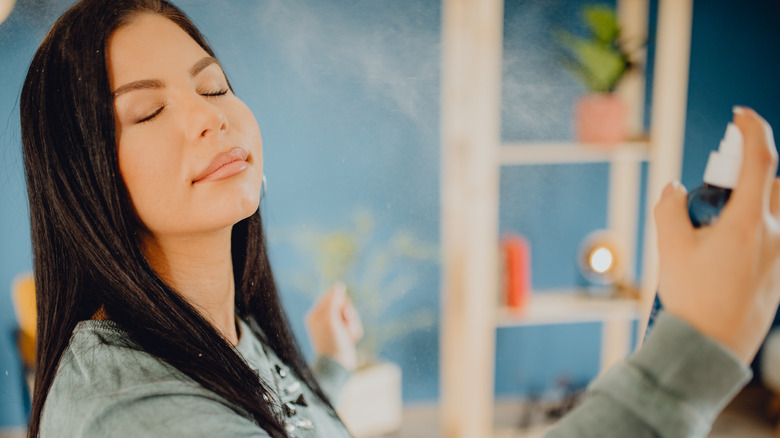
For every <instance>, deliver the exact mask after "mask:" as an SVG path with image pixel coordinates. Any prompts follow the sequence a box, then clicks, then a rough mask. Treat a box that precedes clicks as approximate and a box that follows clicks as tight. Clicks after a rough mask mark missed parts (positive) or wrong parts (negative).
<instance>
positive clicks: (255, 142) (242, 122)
mask: <svg viewBox="0 0 780 438" xmlns="http://www.w3.org/2000/svg"><path fill="white" fill-rule="evenodd" d="M231 113H232V114H231V117H230V121H231V127H232V128H233V129H235V130H236V131H239V132H241V133H242V134H243V135H242V137H243V143H244V144H243V145H242V146H243V147H246V148H248V149H249V152H250V153H251V154H252V162H253V164H254V166H255V168H257V170H258V171H259V172H260V175H262V174H263V140H262V136H261V134H260V127H259V126H258V124H257V119H255V116H254V114H252V111H251V110H250V109H249V107H248V106H246V104H244V102H243V101H241V100H240V99H238V98H236V100H235V104H234V105H232V106H231Z"/></svg>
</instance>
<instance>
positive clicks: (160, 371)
mask: <svg viewBox="0 0 780 438" xmlns="http://www.w3.org/2000/svg"><path fill="white" fill-rule="evenodd" d="M239 328H240V331H241V337H240V339H239V342H238V345H237V346H236V350H237V351H238V353H240V354H241V356H243V357H244V359H245V360H246V361H247V363H248V364H249V366H250V367H251V368H252V369H254V370H255V371H256V372H257V373H258V375H259V376H260V377H261V378H262V379H263V381H264V382H265V383H266V384H267V385H269V387H270V388H271V389H272V390H273V391H272V392H274V393H275V395H276V397H277V399H278V401H277V402H275V404H274V405H275V406H278V409H279V411H280V412H281V413H282V415H283V416H285V418H286V428H287V431H288V433H289V434H290V436H292V437H300V438H309V437H335V438H340V437H349V436H350V435H349V432H347V430H346V429H345V428H344V426H343V425H342V423H341V421H339V420H338V419H337V418H334V417H332V416H331V415H330V414H329V413H328V411H327V409H326V408H325V405H324V404H323V403H322V402H321V401H320V399H319V398H318V397H317V396H316V395H315V394H314V393H313V392H312V391H311V390H310V389H309V388H308V386H306V384H305V383H303V382H302V381H300V380H298V378H297V377H296V376H295V375H294V373H292V372H290V370H289V369H288V368H287V366H286V365H284V363H283V362H282V361H281V360H280V359H279V358H278V357H277V356H276V354H274V352H273V351H272V350H271V349H270V348H268V347H266V346H264V345H263V343H261V342H260V340H258V339H257V337H256V336H255V335H254V334H253V332H252V330H250V329H249V327H248V326H247V324H246V323H244V322H243V321H239ZM312 371H313V372H314V374H315V376H316V377H317V379H318V381H319V382H320V383H321V386H322V389H323V391H324V392H325V393H326V395H328V397H330V398H331V401H332V402H333V403H334V404H335V402H336V396H337V395H338V393H339V392H340V390H341V388H342V387H343V384H344V383H345V382H346V380H347V378H348V377H349V372H348V371H347V370H346V369H344V368H343V367H342V366H341V365H339V364H338V363H336V362H335V361H333V360H331V359H328V358H325V357H320V358H318V359H317V361H316V362H315V364H314V366H313V369H312ZM242 412H243V411H242V410H241V409H240V408H238V407H236V406H234V405H232V404H231V403H228V402H227V401H226V400H224V399H223V398H221V397H220V396H218V395H216V394H215V393H213V392H211V391H208V390H206V389H205V388H203V387H202V386H200V385H199V384H198V383H196V382H194V381H193V380H191V379H190V378H189V377H187V376H185V375H184V374H183V373H181V372H180V371H179V370H177V369H175V368H174V367H172V366H170V365H168V364H166V363H164V362H162V361H160V360H158V359H155V358H154V357H152V356H150V355H149V354H146V353H144V352H143V351H139V350H137V349H133V348H129V344H128V339H127V335H126V334H125V332H123V331H122V330H120V329H119V328H118V327H117V326H116V324H114V323H113V322H111V321H95V320H89V321H82V322H80V323H79V324H78V325H77V326H76V329H75V330H74V332H73V336H72V338H71V341H70V345H69V346H68V348H67V349H66V350H65V353H64V354H63V356H62V360H61V361H60V366H59V368H58V370H57V376H56V377H55V379H54V382H53V384H52V387H51V390H50V391H49V395H48V397H47V399H46V403H45V406H44V409H43V414H42V417H41V434H40V436H41V438H48V437H71V438H93V437H94V438H98V437H100V438H104V437H117V438H130V437H145V438H146V437H171V438H175V437H182V438H184V437H187V438H197V437H246V438H249V437H252V438H254V437H257V438H260V437H268V436H269V435H268V434H267V433H266V432H265V431H263V430H262V429H261V428H259V427H258V426H257V425H256V424H255V423H254V422H253V421H251V420H250V419H248V418H246V417H244V416H243V415H242V414H241V413H242Z"/></svg>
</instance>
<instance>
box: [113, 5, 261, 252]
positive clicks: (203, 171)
mask: <svg viewBox="0 0 780 438" xmlns="http://www.w3.org/2000/svg"><path fill="white" fill-rule="evenodd" d="M107 59H108V74H109V81H110V84H111V90H112V92H113V93H114V115H115V120H116V133H117V148H118V155H119V171H120V172H121V174H122V178H123V180H124V182H125V185H126V186H127V189H128V191H129V192H130V198H131V200H132V203H133V206H134V207H135V211H136V213H137V214H138V217H139V218H140V220H141V222H143V224H144V226H145V227H146V228H147V229H148V230H149V232H151V234H152V236H154V237H155V238H158V239H159V238H162V237H166V236H177V235H178V236H192V235H193V234H197V233H203V232H210V231H216V230H219V229H224V228H226V227H230V226H232V225H233V224H235V223H236V222H238V221H240V220H241V219H244V218H246V217H248V216H250V215H251V214H252V213H254V211H255V210H256V209H257V206H258V203H259V202H260V199H259V198H260V190H261V184H262V183H261V181H262V175H263V157H262V140H261V138H260V129H259V128H258V126H257V122H256V121H255V118H254V116H253V115H252V113H251V111H250V110H249V108H248V107H247V106H246V105H245V104H244V103H243V102H242V101H241V100H239V99H238V98H237V97H236V96H235V95H234V94H233V93H232V91H230V90H229V89H228V84H227V80H226V79H225V75H224V74H223V72H222V69H221V68H220V65H219V63H217V62H216V60H215V59H214V58H212V57H210V56H209V55H208V53H206V51H205V50H203V48H201V47H200V46H199V45H198V44H197V43H196V42H195V41H194V40H193V39H192V38H190V36H189V35H187V34H186V33H185V32H184V31H183V30H182V29H181V28H180V27H179V26H177V25H176V24H175V23H173V22H172V21H170V20H168V19H167V18H164V17H162V16H159V15H154V14H140V15H138V16H136V17H134V18H133V19H132V20H131V21H130V22H129V23H128V24H126V25H124V26H122V27H120V28H119V29H117V30H116V31H115V32H114V33H113V35H112V36H111V38H110V39H109V41H108V54H107Z"/></svg>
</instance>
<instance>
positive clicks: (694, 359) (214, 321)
mask: <svg viewBox="0 0 780 438" xmlns="http://www.w3.org/2000/svg"><path fill="white" fill-rule="evenodd" d="M20 106H21V113H22V125H23V143H24V155H25V166H26V170H27V172H26V173H27V180H28V190H29V197H30V210H31V221H32V234H33V245H34V254H35V261H34V262H35V276H36V282H37V293H38V297H39V299H38V303H39V306H38V312H39V314H38V315H39V316H38V321H39V327H38V336H39V347H38V372H37V376H36V387H35V396H34V403H33V405H34V406H33V413H32V418H31V425H30V436H31V437H37V436H81V437H92V436H95V437H97V436H188V437H191V436H194V437H197V436H204V437H205V436H228V437H232V436H257V437H263V436H269V435H270V436H322V437H339V436H348V432H347V431H346V430H345V429H344V427H343V425H342V424H341V423H340V421H339V420H338V417H337V415H336V414H335V413H334V410H333V407H332V404H331V403H330V402H329V399H328V397H327V395H326V393H330V394H333V393H334V392H335V389H337V388H336V387H337V386H338V385H329V384H326V382H333V381H334V380H339V378H338V377H343V375H344V372H345V371H344V369H345V368H349V367H351V366H354V342H355V340H356V339H357V338H358V337H359V335H360V327H359V322H358V320H357V318H356V316H355V315H354V312H353V311H351V310H350V309H351V307H350V306H349V303H348V301H347V300H346V298H345V296H344V293H343V288H336V289H334V290H333V291H332V292H331V293H330V294H329V295H327V296H326V298H325V300H324V301H323V303H322V304H321V305H319V306H318V307H317V310H315V312H314V314H313V315H315V316H313V317H312V318H310V325H312V326H317V328H318V329H317V330H312V332H313V334H315V335H316V336H317V337H316V339H315V344H317V345H319V348H318V350H319V351H320V352H321V353H323V354H324V355H326V356H330V357H332V358H333V359H321V360H320V361H319V362H318V365H316V366H315V369H317V370H323V369H324V370H325V371H326V372H325V373H324V374H325V375H326V376H331V377H334V376H335V377H337V378H336V379H330V380H328V379H326V380H321V381H320V383H321V384H322V385H323V386H322V387H321V386H320V383H318V381H317V380H316V379H315V378H314V376H313V373H312V371H310V370H309V369H308V368H307V367H306V365H305V363H304V362H303V360H302V358H301V355H300V353H299V351H298V349H297V348H296V346H295V342H294V340H293V338H292V335H291V333H290V330H289V327H288V325H287V323H286V321H285V317H284V314H283V312H282V310H281V308H280V305H279V299H278V296H277V293H276V290H275V287H274V283H273V277H272V275H271V270H270V267H269V264H268V258H267V255H266V252H265V246H264V241H263V234H262V226H261V221H260V215H259V213H258V210H257V208H258V203H259V198H260V192H261V180H262V178H261V175H262V145H261V141H260V133H259V129H258V128H257V124H256V122H255V120H254V117H253V116H252V115H251V113H250V112H249V110H248V109H247V108H246V106H244V105H243V104H242V103H241V102H240V100H238V98H237V97H236V96H235V95H234V94H233V91H232V89H231V88H230V86H229V83H228V81H227V79H226V77H225V76H224V74H223V72H222V70H221V68H220V66H219V63H218V62H217V61H216V58H215V57H214V54H213V52H212V51H211V49H209V47H208V45H207V44H206V43H205V41H204V40H203V38H202V37H201V36H200V34H199V33H198V32H197V30H196V29H195V28H194V27H193V26H192V24H191V23H190V22H189V21H188V20H187V19H186V18H185V17H184V16H183V15H182V14H181V13H180V12H179V11H178V10H177V9H176V8H174V7H173V6H171V5H169V4H167V3H165V2H163V1H161V0H118V1H111V2H107V1H104V0H85V1H83V2H81V3H78V4H77V5H76V6H74V7H73V8H72V9H71V10H69V11H68V12H67V13H66V14H65V15H64V16H63V17H62V18H61V19H60V20H59V21H58V22H57V24H55V26H54V28H53V29H52V31H51V33H50V34H49V35H48V36H47V37H46V39H45V40H44V42H43V44H42V45H41V47H40V49H39V50H38V52H37V53H36V56H35V58H34V59H33V62H32V65H31V67H30V71H29V73H28V76H27V79H26V81H25V85H24V88H23V92H22V100H21V105H20ZM735 123H736V124H737V125H738V126H739V128H740V129H741V130H742V132H743V135H744V138H745V153H744V155H745V159H744V164H743V168H742V174H741V175H742V176H741V180H740V182H739V184H738V187H737V189H735V191H734V194H733V196H732V200H731V201H729V204H728V205H727V207H726V209H725V210H724V212H723V215H722V217H721V220H720V221H719V222H718V223H717V224H716V225H714V226H712V227H710V228H709V229H707V230H706V232H705V233H698V234H697V233H694V230H693V228H692V226H691V225H690V223H689V221H688V219H687V215H686V210H685V198H686V194H685V190H684V188H682V187H681V186H680V185H679V184H670V185H669V186H668V187H667V189H666V190H665V191H664V194H663V196H662V199H661V201H660V202H659V204H658V207H657V208H656V220H657V223H658V229H659V230H658V231H659V249H660V254H661V270H662V272H661V283H660V291H661V293H662V297H663V301H664V303H665V305H666V309H667V312H666V313H664V314H662V315H661V316H660V317H659V319H658V321H657V323H656V327H655V329H654V331H653V334H652V335H651V336H650V337H649V338H648V340H647V342H646V344H645V345H644V346H643V348H642V349H641V350H640V351H639V352H637V353H636V354H635V355H634V356H633V357H632V358H630V359H629V360H628V361H626V362H625V363H623V364H620V365H619V366H617V367H615V368H614V369H613V370H611V371H610V372H609V373H607V374H606V375H605V376H603V377H602V378H600V379H599V380H597V381H596V382H595V383H594V385H593V386H592V391H591V392H592V395H591V397H590V398H589V399H588V400H587V401H586V402H585V403H583V404H582V405H581V406H580V407H579V408H577V409H576V410H575V411H574V412H573V413H572V414H571V415H569V416H568V417H567V418H566V419H564V421H563V422H561V424H560V425H559V426H558V427H557V428H556V429H555V430H554V431H553V432H552V433H551V434H552V435H554V436H562V437H571V436H594V437H595V436H599V437H604V436H634V437H638V436H703V435H705V434H706V432H707V430H708V428H709V425H710V424H711V422H712V420H713V418H714V416H715V415H716V414H717V413H718V412H719V410H720V409H721V408H722V407H723V406H724V405H725V403H726V402H727V401H728V400H729V399H730V398H731V397H732V396H733V395H734V393H735V392H736V391H737V390H738V389H739V388H740V387H741V386H742V385H744V384H745V382H746V381H747V380H748V379H749V376H750V373H749V370H748V368H747V363H749V362H750V360H751V359H752V357H753V356H754V355H755V353H756V350H757V349H758V346H759V345H760V343H761V340H762V339H763V336H764V334H765V333H766V330H767V329H768V327H769V324H770V322H771V320H772V316H773V315H774V311H775V309H776V308H777V305H778V302H779V301H780V288H778V287H777V286H778V284H780V283H779V282H778V281H777V279H776V278H775V277H777V273H778V272H780V271H779V270H778V255H779V254H780V224H779V222H780V183H778V181H777V180H776V179H775V178H774V176H775V172H776V169H777V153H776V151H775V147H774V141H773V137H772V133H771V129H770V128H769V126H768V125H767V124H766V122H764V121H763V120H762V119H761V118H760V117H759V116H758V115H757V114H755V113H754V112H752V111H751V110H748V109H738V110H737V111H736V113H735ZM323 327H324V328H325V329H326V330H322V328H323ZM339 364H341V365H339ZM258 376H259V378H258ZM325 386H327V388H326V387H325Z"/></svg>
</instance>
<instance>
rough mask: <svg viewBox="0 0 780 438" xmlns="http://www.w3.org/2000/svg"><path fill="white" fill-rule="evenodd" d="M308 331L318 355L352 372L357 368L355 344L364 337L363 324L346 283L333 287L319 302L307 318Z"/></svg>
mask: <svg viewBox="0 0 780 438" xmlns="http://www.w3.org/2000/svg"><path fill="white" fill-rule="evenodd" d="M306 329H307V330H308V332H309V338H311V342H312V345H313V346H314V350H315V351H316V352H317V354H319V355H323V356H328V357H330V358H332V359H334V360H335V361H337V362H339V363H340V364H341V365H342V366H343V367H344V368H346V369H348V370H350V371H352V370H354V369H355V368H356V367H357V350H356V349H355V345H356V344H357V342H358V341H359V340H360V339H361V338H362V337H363V324H362V323H361V322H360V315H359V314H358V312H357V310H356V309H355V306H354V305H353V304H352V302H351V301H350V299H349V297H348V296H347V288H346V286H345V285H344V283H336V284H335V285H333V286H331V288H330V289H329V290H328V291H327V292H325V293H324V294H323V295H322V296H321V297H320V299H319V300H317V302H316V303H315V304H314V306H313V307H312V308H311V310H310V311H309V313H308V314H307V315H306Z"/></svg>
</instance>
